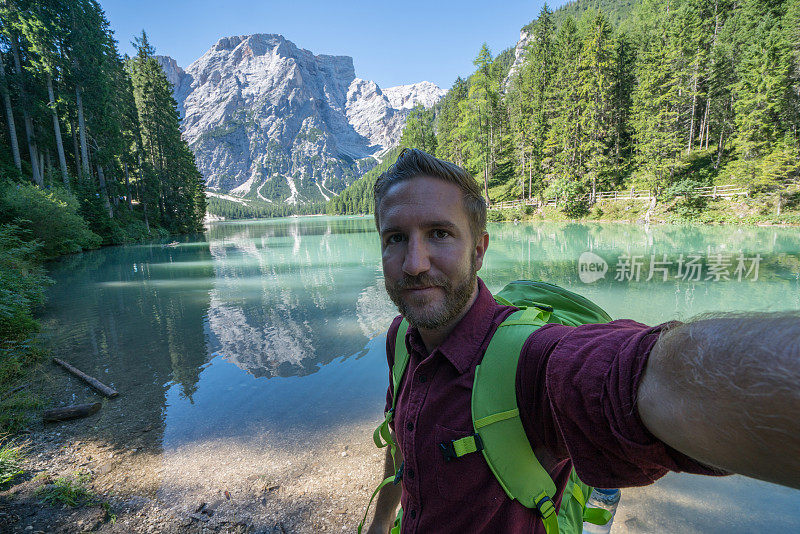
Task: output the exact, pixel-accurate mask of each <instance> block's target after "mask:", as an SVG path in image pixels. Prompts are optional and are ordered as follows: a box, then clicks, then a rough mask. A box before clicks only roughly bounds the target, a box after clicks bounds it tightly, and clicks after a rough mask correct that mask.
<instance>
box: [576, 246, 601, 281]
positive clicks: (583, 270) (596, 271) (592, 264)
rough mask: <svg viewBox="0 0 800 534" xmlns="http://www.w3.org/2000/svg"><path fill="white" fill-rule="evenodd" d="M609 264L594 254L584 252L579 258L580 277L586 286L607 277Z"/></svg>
mask: <svg viewBox="0 0 800 534" xmlns="http://www.w3.org/2000/svg"><path fill="white" fill-rule="evenodd" d="M607 272H608V264H607V263H606V260H604V259H603V258H601V257H600V256H598V255H597V254H595V253H594V252H588V251H587V252H584V253H583V254H581V257H580V258H578V277H580V279H581V282H583V283H584V284H591V283H592V282H596V281H597V280H600V279H601V278H605V277H606V273H607Z"/></svg>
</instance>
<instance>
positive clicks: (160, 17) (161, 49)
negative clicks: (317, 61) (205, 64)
mask: <svg viewBox="0 0 800 534" xmlns="http://www.w3.org/2000/svg"><path fill="white" fill-rule="evenodd" d="M99 1H100V5H101V6H102V7H103V9H104V10H105V12H106V16H107V17H108V19H109V21H110V22H111V28H112V29H113V30H114V32H115V36H116V38H117V40H118V41H119V49H120V52H121V53H127V54H129V55H133V47H132V46H131V44H130V42H131V41H132V40H133V37H134V36H135V35H139V34H140V33H141V31H142V29H144V30H145V31H146V32H147V35H148V37H149V38H150V42H151V43H152V44H153V45H154V46H155V48H156V53H157V54H161V55H167V56H172V57H173V58H175V60H176V61H177V62H178V65H180V66H181V67H187V66H188V65H189V64H190V63H191V62H192V61H194V60H195V59H197V58H198V57H200V56H201V55H203V54H204V53H205V52H206V51H207V50H208V49H209V48H210V47H211V46H212V45H213V44H214V43H216V42H217V40H219V39H220V38H221V37H227V36H231V35H249V34H253V33H280V34H282V35H283V36H284V37H286V38H287V39H289V40H290V41H292V42H293V43H294V44H295V45H297V46H298V47H299V48H305V49H307V50H310V51H311V52H313V53H314V54H331V55H345V56H351V57H352V58H353V64H354V65H355V70H356V76H358V77H359V78H363V79H365V80H373V81H375V82H377V84H378V85H379V86H380V87H383V88H386V87H393V86H395V85H404V84H409V83H415V82H419V81H423V80H428V81H431V82H433V83H435V84H436V85H438V86H439V87H441V88H443V89H449V88H450V86H452V84H453V82H454V81H455V79H456V77H458V76H462V77H465V76H468V75H469V74H470V73H472V71H473V70H474V68H475V67H474V66H473V65H472V60H473V59H474V58H475V56H476V55H477V53H478V50H479V49H480V47H481V45H482V44H483V43H484V42H486V43H487V44H488V45H489V48H490V49H491V51H492V54H493V55H496V54H498V53H499V52H501V51H503V50H504V49H505V48H508V47H511V46H514V45H515V44H516V42H517V40H518V39H519V30H520V29H521V28H522V27H523V26H524V25H526V24H527V23H529V22H530V21H531V20H533V19H535V18H536V16H537V15H538V13H539V10H540V9H541V7H542V5H543V4H544V0H495V1H494V2H487V1H486V0H482V1H473V0H461V1H453V0H427V1H419V0H405V1H402V2H386V3H384V2H380V1H376V0H371V1H369V2H367V1H362V0H357V1H346V0H327V1H322V0H318V1H311V0H294V1H287V0H283V1H274V0H262V1H245V0H226V1H218V0H192V1H187V0H159V1H156V0H99ZM564 3H566V2H565V0H555V1H554V2H553V3H552V4H551V5H550V7H551V9H555V8H557V7H559V6H560V5H562V4H564Z"/></svg>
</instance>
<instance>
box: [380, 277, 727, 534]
mask: <svg viewBox="0 0 800 534" xmlns="http://www.w3.org/2000/svg"><path fill="white" fill-rule="evenodd" d="M478 285H479V292H478V297H477V299H476V301H475V303H474V304H473V306H472V308H470V310H469V311H468V312H467V314H466V315H465V316H464V318H463V319H462V320H461V322H460V323H459V324H458V326H456V328H455V329H454V330H453V332H452V333H451V334H450V336H449V337H448V338H447V339H446V340H445V341H444V343H442V345H441V346H439V347H438V348H437V349H435V350H434V351H433V352H432V353H431V354H427V351H426V349H425V345H424V344H423V342H422V339H421V338H420V336H419V332H418V331H417V330H416V329H415V328H413V327H412V328H409V330H408V334H407V336H406V347H407V348H408V350H409V354H410V356H411V357H410V360H409V363H408V368H407V369H406V373H405V375H404V377H403V381H402V384H401V386H400V391H399V394H398V399H397V406H396V407H395V416H394V424H393V427H394V430H395V434H396V436H397V442H398V444H399V446H400V449H401V451H402V453H403V458H404V461H405V465H404V471H403V477H402V488H403V491H402V497H401V504H402V506H403V511H404V513H403V529H402V531H403V532H404V533H411V532H424V533H427V532H437V533H447V532H453V533H459V534H460V533H463V532H493V533H494V532H503V533H517V532H519V533H523V532H524V533H530V532H537V533H542V534H544V532H545V530H544V526H543V524H542V522H541V520H540V519H539V518H538V516H537V514H536V512H534V511H531V510H529V509H527V508H525V507H523V506H522V505H521V504H519V502H517V501H512V500H510V499H509V498H508V497H507V496H506V494H505V492H504V491H503V489H502V487H501V486H500V484H499V483H498V482H497V480H496V479H495V477H494V475H493V474H492V472H491V470H490V469H489V466H488V464H487V463H486V461H485V460H484V458H483V455H482V454H480V453H474V454H468V455H466V456H463V457H461V458H459V459H457V460H453V461H450V462H445V459H444V456H443V455H442V452H441V450H440V449H439V443H442V442H445V441H451V440H454V439H458V438H461V437H464V436H467V435H470V434H472V433H474V430H473V429H472V417H471V412H470V400H471V395H472V384H473V380H474V378H475V367H476V366H477V365H478V364H479V363H480V360H481V358H482V357H483V353H484V352H485V351H486V347H487V346H488V345H489V341H490V340H491V338H492V335H493V334H494V332H495V330H496V329H497V327H498V325H499V324H500V323H501V322H502V321H503V320H504V319H505V318H506V317H508V316H509V315H510V314H511V313H513V312H514V311H515V309H516V308H513V307H509V306H501V305H499V304H497V303H496V302H495V301H494V299H493V298H492V295H491V293H490V292H489V290H488V289H487V288H486V286H485V285H484V283H483V281H482V280H480V279H478ZM400 321H401V318H400V317H397V318H396V319H395V320H394V322H393V323H392V325H391V327H390V328H389V332H388V336H387V340H386V350H387V356H388V359H389V369H391V367H392V364H393V362H394V346H395V338H396V336H397V330H398V328H399V325H400ZM661 328H662V326H656V327H653V328H651V327H648V326H645V325H643V324H640V323H637V322H634V321H628V320H621V321H613V322H611V323H607V324H602V325H584V326H579V327H567V326H562V325H547V326H544V327H542V328H540V329H539V330H537V331H536V332H534V333H533V334H532V335H531V336H530V337H529V338H528V340H527V342H526V343H525V345H524V346H523V349H522V354H521V356H520V362H519V365H518V368H517V379H516V389H517V401H518V404H519V408H520V417H521V419H522V423H523V426H524V428H525V432H526V433H527V435H528V439H529V440H530V442H531V446H532V447H533V450H534V452H535V453H536V456H537V458H538V459H539V462H540V463H541V464H542V465H543V466H544V468H545V469H547V470H548V472H549V473H550V476H551V477H552V478H553V481H554V482H555V484H556V487H557V488H558V494H557V496H556V499H555V504H556V506H560V501H561V493H562V491H563V489H564V486H565V484H566V482H567V479H568V477H569V473H570V469H571V468H572V466H573V465H574V466H575V469H576V470H577V472H578V475H579V476H580V477H581V478H582V479H583V480H584V481H585V482H586V483H587V484H589V485H592V486H597V487H606V488H612V487H621V486H637V485H645V484H649V483H651V482H653V481H654V480H656V479H657V478H659V477H661V476H663V475H664V474H665V473H666V472H667V471H669V470H675V471H690V472H695V473H704V474H718V473H715V472H714V471H711V470H709V469H708V468H707V467H705V466H702V465H701V464H698V463H696V462H694V461H693V460H691V459H689V458H688V457H686V456H684V455H682V454H681V453H679V452H677V451H675V450H674V449H671V448H669V447H668V446H667V445H665V444H664V443H662V442H661V441H658V440H657V439H656V438H655V437H653V435H652V434H650V433H649V432H648V431H647V429H646V428H645V427H644V425H643V424H642V422H641V420H640V419H639V416H638V412H637V410H636V406H635V404H636V392H637V389H638V386H639V380H640V379H641V376H642V373H643V371H644V367H645V363H646V362H647V355H648V354H649V352H650V349H651V348H652V346H653V344H654V343H655V341H656V339H657V338H658V333H659V332H660V330H661ZM391 406H392V388H391V373H390V377H389V390H388V392H387V401H386V409H387V410H388V409H389V408H391Z"/></svg>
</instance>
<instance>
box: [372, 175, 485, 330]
mask: <svg viewBox="0 0 800 534" xmlns="http://www.w3.org/2000/svg"><path fill="white" fill-rule="evenodd" d="M380 235H381V249H382V251H383V276H384V281H385V284H386V292H387V293H388V294H389V297H390V298H391V299H392V301H393V302H394V303H395V304H396V305H397V307H398V309H399V310H400V313H401V314H402V315H403V317H405V318H406V319H407V320H408V322H409V323H411V324H412V325H414V326H416V327H417V328H421V329H427V330H437V329H441V328H445V327H447V326H453V325H454V324H455V322H456V321H457V320H460V319H461V317H463V315H464V313H466V309H467V305H468V304H471V303H472V301H473V299H474V297H475V295H476V292H477V283H476V279H477V276H476V273H477V271H478V270H479V269H480V268H481V265H482V264H483V254H484V252H485V250H486V246H487V244H488V238H489V236H488V235H486V234H484V235H483V236H481V238H480V239H477V240H476V239H475V238H474V237H473V236H472V233H471V231H470V225H469V219H468V217H467V213H466V211H465V209H464V202H463V193H462V191H461V189H459V187H458V186H457V185H455V184H452V183H449V182H445V181H443V180H440V179H438V178H433V177H430V176H419V177H416V178H412V179H410V180H406V181H404V182H400V183H398V184H396V185H393V186H391V187H390V188H389V190H388V192H387V193H386V195H385V196H384V197H383V200H382V201H381V203H380Z"/></svg>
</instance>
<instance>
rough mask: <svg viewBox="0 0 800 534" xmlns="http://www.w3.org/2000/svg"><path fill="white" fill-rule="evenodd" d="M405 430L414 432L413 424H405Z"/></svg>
mask: <svg viewBox="0 0 800 534" xmlns="http://www.w3.org/2000/svg"><path fill="white" fill-rule="evenodd" d="M406 430H408V431H409V432H412V431H413V430H414V423H407V424H406Z"/></svg>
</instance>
